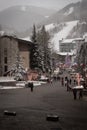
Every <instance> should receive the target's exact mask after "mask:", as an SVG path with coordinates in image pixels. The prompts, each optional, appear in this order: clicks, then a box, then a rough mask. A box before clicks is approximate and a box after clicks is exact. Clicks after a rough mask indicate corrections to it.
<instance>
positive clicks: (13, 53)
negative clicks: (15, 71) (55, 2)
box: [0, 35, 33, 76]
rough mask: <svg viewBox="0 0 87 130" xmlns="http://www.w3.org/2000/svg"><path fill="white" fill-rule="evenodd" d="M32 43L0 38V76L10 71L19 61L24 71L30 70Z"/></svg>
mask: <svg viewBox="0 0 87 130" xmlns="http://www.w3.org/2000/svg"><path fill="white" fill-rule="evenodd" d="M32 47H33V43H32V42H30V41H25V40H22V39H18V38H16V37H14V36H8V35H3V36H1V37H0V76H2V75H4V73H6V72H7V71H10V70H11V69H12V67H14V65H15V64H16V63H17V62H18V61H19V62H20V63H21V64H22V66H23V67H24V68H25V69H29V68H30V52H31V49H32Z"/></svg>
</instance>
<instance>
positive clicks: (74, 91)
mask: <svg viewBox="0 0 87 130" xmlns="http://www.w3.org/2000/svg"><path fill="white" fill-rule="evenodd" d="M73 96H74V100H76V99H77V89H73Z"/></svg>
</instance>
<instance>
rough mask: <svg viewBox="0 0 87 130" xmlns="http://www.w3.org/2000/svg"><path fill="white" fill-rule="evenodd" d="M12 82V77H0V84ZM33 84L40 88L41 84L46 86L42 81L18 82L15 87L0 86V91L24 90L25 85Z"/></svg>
mask: <svg viewBox="0 0 87 130" xmlns="http://www.w3.org/2000/svg"><path fill="white" fill-rule="evenodd" d="M12 81H13V82H14V81H15V80H14V79H13V77H0V82H12ZM31 82H33V85H34V86H40V85H41V84H46V83H47V82H44V81H18V82H17V83H16V86H2V85H0V89H18V88H24V87H25V85H26V84H27V83H31Z"/></svg>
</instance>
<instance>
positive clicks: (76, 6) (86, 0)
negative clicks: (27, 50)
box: [0, 0, 87, 38]
mask: <svg viewBox="0 0 87 130" xmlns="http://www.w3.org/2000/svg"><path fill="white" fill-rule="evenodd" d="M54 12H55V11H54V10H47V9H43V8H37V7H34V6H31V7H30V6H14V7H10V8H8V9H6V10H4V11H2V12H0V24H1V25H3V26H4V28H5V29H6V28H7V30H12V31H15V32H16V35H18V36H19V34H18V33H17V31H20V32H23V33H21V34H22V35H20V36H22V37H27V36H29V32H31V27H32V26H33V24H36V25H39V26H40V25H41V26H42V25H49V24H55V25H57V26H56V27H55V28H53V30H51V31H53V32H54V33H56V32H59V31H60V30H61V29H63V27H64V25H65V24H64V22H70V21H78V22H77V25H75V27H74V28H72V30H71V33H70V34H69V36H67V37H68V38H70V37H80V36H82V35H84V33H85V32H87V19H86V18H87V0H82V1H81V2H77V3H71V4H69V5H67V6H65V7H64V8H63V9H61V10H59V11H57V12H56V13H54ZM61 23H62V24H61ZM62 25H63V26H62ZM54 30H56V31H54Z"/></svg>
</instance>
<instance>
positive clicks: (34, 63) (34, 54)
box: [30, 25, 40, 69]
mask: <svg viewBox="0 0 87 130" xmlns="http://www.w3.org/2000/svg"><path fill="white" fill-rule="evenodd" d="M31 40H32V42H33V48H32V51H31V55H30V59H31V62H30V63H31V64H30V66H31V69H36V68H40V65H39V60H40V57H39V45H38V43H37V33H36V27H35V25H33V31H32V36H31Z"/></svg>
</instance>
